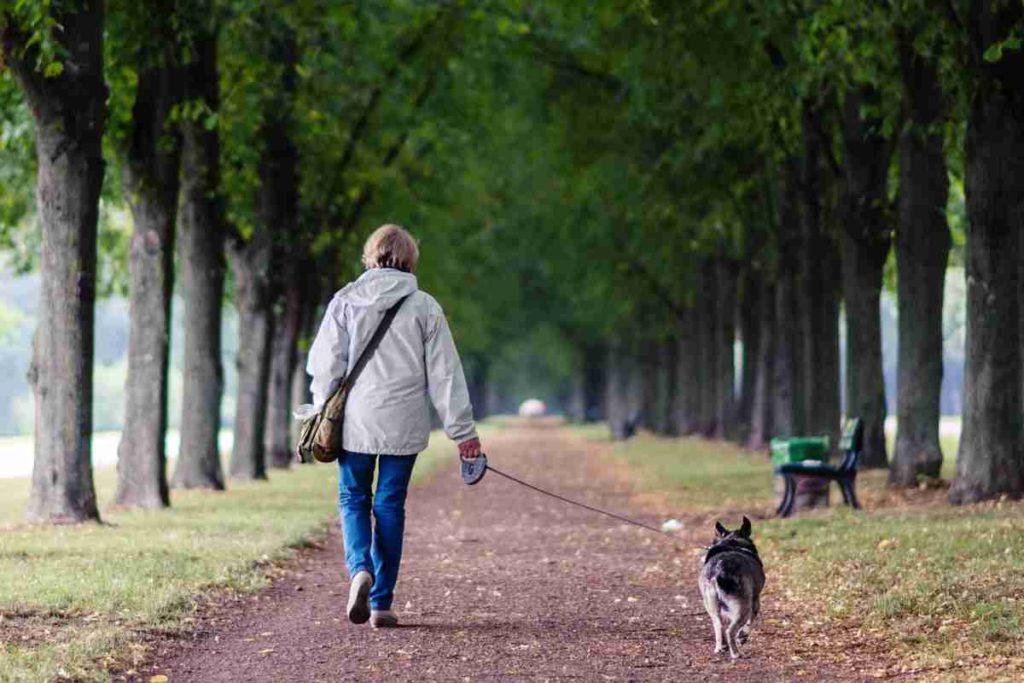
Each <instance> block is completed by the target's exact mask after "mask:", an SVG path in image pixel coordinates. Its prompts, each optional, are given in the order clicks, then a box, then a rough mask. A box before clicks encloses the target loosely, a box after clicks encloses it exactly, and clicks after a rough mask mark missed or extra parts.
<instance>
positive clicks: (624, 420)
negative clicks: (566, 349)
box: [605, 341, 637, 440]
mask: <svg viewBox="0 0 1024 683" xmlns="http://www.w3.org/2000/svg"><path fill="white" fill-rule="evenodd" d="M632 366H633V362H632V359H631V358H630V357H629V355H628V349H627V347H626V345H624V344H622V343H621V342H618V341H617V342H615V343H613V344H612V345H610V346H609V349H608V383H607V385H606V391H605V393H606V406H607V408H606V410H607V413H608V427H609V429H610V430H611V435H612V438H613V439H615V440H622V439H626V438H629V437H630V436H632V435H633V431H634V430H635V428H636V418H637V415H636V411H635V403H634V400H635V399H634V397H635V392H634V391H633V386H632V385H633V378H632V375H633V367H632Z"/></svg>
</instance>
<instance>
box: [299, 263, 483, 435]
mask: <svg viewBox="0 0 1024 683" xmlns="http://www.w3.org/2000/svg"><path fill="white" fill-rule="evenodd" d="M406 295H409V298H408V299H406V301H405V303H404V304H402V308H401V309H400V310H399V311H398V315H396V316H395V319H394V321H392V323H391V328H390V329H389V330H388V332H387V334H386V335H384V338H383V339H382V340H381V342H380V346H378V347H377V351H376V352H375V353H374V355H373V357H372V358H371V359H370V361H369V362H368V363H367V364H366V367H365V368H363V372H362V374H361V375H360V376H359V378H358V379H357V380H356V383H355V386H354V387H353V389H352V392H351V393H350V394H349V397H348V403H347V404H346V406H345V426H344V430H343V432H342V447H343V448H344V449H345V450H347V451H351V452H355V453H374V454H386V455H413V454H415V453H419V452H421V451H423V450H424V449H425V448H426V447H427V442H428V440H429V437H430V410H429V407H428V405H427V401H428V400H429V401H430V402H431V403H433V404H434V408H435V409H436V410H437V413H438V415H440V417H441V422H442V423H443V424H444V431H445V433H446V434H447V435H448V438H450V439H452V440H453V441H456V442H460V443H461V442H462V441H465V440H467V439H470V438H473V437H475V436H476V428H475V425H474V423H473V409H472V406H471V405H470V403H469V392H468V391H467V389H466V378H465V376H464V374H463V372H462V363H461V362H460V360H459V354H458V352H457V351H456V350H455V342H454V340H453V339H452V333H451V330H449V329H448V321H447V320H446V319H445V316H444V311H442V310H441V306H440V305H439V304H438V303H437V301H435V300H434V297H432V296H430V295H429V294H427V293H426V292H421V291H419V288H418V287H417V284H416V276H415V275H412V274H410V273H405V272H402V271H399V270H393V269H390V268H374V269H371V270H368V271H366V272H365V273H363V275H362V276H361V277H360V278H359V279H358V280H356V281H355V282H352V283H350V284H348V285H346V286H345V288H344V289H342V290H341V291H339V292H338V293H337V294H335V295H334V298H333V299H332V300H331V303H330V304H329V305H328V306H327V312H326V314H325V315H324V319H323V322H321V323H320V330H319V332H317V335H316V339H314V340H313V346H312V347H311V348H310V350H309V360H308V362H307V364H306V372H308V373H309V374H310V375H311V376H312V378H313V381H312V383H311V384H310V391H312V393H313V404H314V406H315V407H316V408H317V409H318V410H319V409H320V408H321V407H322V406H323V404H324V403H325V402H326V401H327V398H328V397H329V396H330V395H331V393H332V392H334V390H335V389H337V388H338V386H339V385H340V384H341V380H342V378H343V377H344V376H345V372H346V370H347V368H348V365H349V362H350V361H351V362H353V363H354V362H355V360H356V359H357V358H358V357H359V354H360V353H362V350H363V349H364V348H365V347H366V343H367V342H368V341H369V339H370V337H371V336H372V335H373V332H374V330H375V329H377V325H378V324H380V321H381V319H382V318H383V317H384V313H385V311H387V309H389V308H390V307H391V306H393V305H394V304H395V303H396V302H397V301H398V300H399V299H401V298H402V297H404V296H406Z"/></svg>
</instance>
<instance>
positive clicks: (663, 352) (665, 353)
mask: <svg viewBox="0 0 1024 683" xmlns="http://www.w3.org/2000/svg"><path fill="white" fill-rule="evenodd" d="M678 353H679V345H678V344H677V343H676V341H675V340H674V339H668V340H664V341H662V342H661V343H660V344H659V351H658V360H659V363H658V382H659V387H660V394H661V396H660V405H659V407H658V433H659V434H662V435H664V436H676V435H678V434H679V432H678V431H677V430H676V420H675V415H676V412H677V408H676V405H677V403H678V400H679V385H678V383H677V378H676V368H677V367H678V366H679V359H678Z"/></svg>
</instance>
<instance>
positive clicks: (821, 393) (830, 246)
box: [797, 103, 841, 443]
mask: <svg viewBox="0 0 1024 683" xmlns="http://www.w3.org/2000/svg"><path fill="white" fill-rule="evenodd" d="M819 117H820V111H819V109H818V107H817V106H816V105H813V104H810V103H807V104H805V105H804V110H803V118H804V120H803V141H804V149H803V159H802V161H801V164H800V193H799V196H800V232H801V247H802V257H801V263H800V280H799V288H798V293H797V298H798V307H799V319H800V320H799V328H798V329H799V334H800V337H801V340H802V342H803V343H802V344H801V345H800V346H801V348H800V356H799V357H800V370H799V374H800V377H801V378H802V380H803V381H802V383H801V386H802V392H801V396H800V400H801V412H802V413H803V416H804V422H805V424H804V430H805V432H806V433H807V434H815V435H817V434H823V435H828V436H829V437H831V439H832V443H835V442H836V439H837V437H838V435H839V420H840V417H839V416H840V405H839V404H840V401H839V282H840V268H841V266H840V260H839V253H838V247H837V245H836V243H835V240H834V239H833V237H832V235H831V234H829V231H828V229H827V227H826V223H825V220H824V211H823V208H822V199H823V197H824V186H823V183H822V181H821V178H822V177H823V176H824V169H823V168H822V166H823V164H822V149H821V140H820V134H819V132H818V131H819V130H820V129H821V124H820V122H819Z"/></svg>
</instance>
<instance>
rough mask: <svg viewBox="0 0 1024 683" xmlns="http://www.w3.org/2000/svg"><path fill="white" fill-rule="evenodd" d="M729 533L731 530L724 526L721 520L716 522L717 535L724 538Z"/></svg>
mask: <svg viewBox="0 0 1024 683" xmlns="http://www.w3.org/2000/svg"><path fill="white" fill-rule="evenodd" d="M728 535H729V530H728V529H726V528H725V527H724V526H722V523H721V522H715V537H716V538H724V537H725V536H728Z"/></svg>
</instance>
